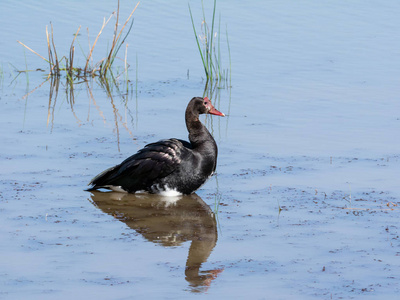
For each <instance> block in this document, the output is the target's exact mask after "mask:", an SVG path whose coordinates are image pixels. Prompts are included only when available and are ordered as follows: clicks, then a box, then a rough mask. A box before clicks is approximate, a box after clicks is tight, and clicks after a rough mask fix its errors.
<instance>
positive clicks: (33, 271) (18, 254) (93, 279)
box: [0, 1, 400, 299]
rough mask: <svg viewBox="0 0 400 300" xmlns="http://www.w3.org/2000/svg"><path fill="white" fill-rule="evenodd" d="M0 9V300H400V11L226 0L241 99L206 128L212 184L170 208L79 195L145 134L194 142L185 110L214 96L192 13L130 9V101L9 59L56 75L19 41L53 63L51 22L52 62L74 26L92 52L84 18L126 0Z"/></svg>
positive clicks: (152, 201)
mask: <svg viewBox="0 0 400 300" xmlns="http://www.w3.org/2000/svg"><path fill="white" fill-rule="evenodd" d="M3 2H4V3H2V9H1V11H0V25H1V28H12V30H3V31H2V33H1V37H2V43H0V53H2V57H1V60H0V63H1V65H0V66H1V74H2V76H1V85H0V87H1V90H0V102H1V107H2V110H1V118H0V137H1V147H0V166H1V170H2V172H1V173H0V185H1V188H0V237H1V242H0V251H1V254H2V255H1V256H0V266H1V267H0V298H4V299H21V298H26V297H29V298H30V299H39V298H40V299H48V298H52V299H53V298H55V297H57V298H60V299H70V298H72V297H73V298H76V297H77V295H79V296H78V298H82V299H83V298H94V297H96V298H98V299H110V298H112V299H129V298H139V297H142V298H143V297H146V298H174V299H176V298H190V297H194V296H195V295H197V294H202V295H203V296H206V297H210V298H217V297H218V298H221V297H230V298H242V297H245V296H247V297H251V298H255V299H263V298H272V299H288V298H295V299H337V298H345V299H349V298H350V299H352V298H355V299H368V298H374V299H377V298H385V299H396V298H397V297H398V294H399V292H400V286H399V274H400V259H399V257H400V241H399V222H398V218H399V205H400V190H399V185H398V178H399V175H400V171H399V170H400V153H399V149H400V140H399V138H398V135H399V132H400V114H399V112H400V104H399V103H400V101H399V94H400V93H399V92H400V87H399V84H398V78H400V52H399V51H398V49H400V40H399V39H397V38H396V36H397V34H398V32H399V30H400V21H399V19H398V15H397V12H398V10H399V8H400V7H399V4H398V3H397V2H395V1H389V2H385V3H380V2H378V1H376V2H369V3H368V4H367V3H365V2H361V1H359V2H351V3H346V4H341V5H340V4H339V3H327V4H325V3H324V4H321V3H319V2H317V1H305V2H302V3H297V4H293V3H292V2H290V1H279V2H278V3H271V2H265V1H253V2H252V4H251V5H249V4H245V3H234V4H233V3H232V2H230V1H219V2H218V7H219V10H220V11H221V18H222V22H221V23H222V25H223V26H222V27H224V26H225V24H227V25H228V31H229V39H230V48H231V54H232V88H231V89H228V90H227V89H221V90H219V91H218V95H216V96H214V98H213V99H212V100H213V101H214V103H215V104H216V106H217V107H218V109H219V110H221V111H223V112H225V113H227V114H228V116H227V117H226V118H218V117H212V118H207V119H203V120H204V121H206V123H207V125H208V127H209V128H210V130H211V131H212V132H213V134H214V137H215V139H216V141H217V143H218V146H219V158H218V167H217V174H216V175H215V176H214V177H213V178H212V179H210V181H209V182H208V183H207V184H206V185H205V186H203V187H202V188H201V189H200V190H199V191H198V192H197V193H196V195H192V196H191V197H182V198H178V199H174V198H173V199H167V200H165V199H163V198H159V197H156V196H149V195H136V196H133V195H123V194H122V195H120V194H115V193H88V192H85V191H83V189H84V188H86V184H87V183H88V182H89V181H90V179H91V178H92V177H93V176H94V175H96V174H97V173H99V172H100V171H102V170H103V169H105V168H107V167H110V166H112V165H114V164H117V163H119V162H120V161H121V160H122V159H124V158H125V157H127V156H128V155H130V154H132V153H134V152H136V151H137V150H138V149H140V148H141V147H143V146H144V145H145V144H146V143H149V142H152V141H156V140H158V139H161V138H168V137H177V138H182V139H186V136H187V132H186V128H185V126H184V123H183V121H184V118H183V113H184V109H185V107H186V104H187V102H188V101H189V100H190V98H191V97H193V96H199V95H202V94H203V90H204V81H202V76H203V69H202V65H201V61H200V58H199V55H198V53H197V48H196V47H197V46H196V44H195V40H194V37H193V32H192V29H191V23H190V17H189V13H188V8H187V3H181V2H180V1H174V2H172V3H169V4H164V2H162V1H151V2H150V1H149V2H147V1H143V2H141V4H140V5H139V8H138V10H137V11H136V12H135V23H134V27H133V30H132V32H131V34H130V36H129V38H128V40H127V43H128V44H129V48H128V52H129V54H128V60H129V62H130V65H131V68H130V73H129V78H130V80H131V84H130V86H129V88H130V92H129V94H128V95H127V96H126V95H124V93H122V92H120V91H118V89H116V88H115V87H113V89H112V91H111V93H107V92H106V90H105V89H104V88H103V87H101V84H99V82H98V81H96V80H93V81H91V82H89V83H88V84H86V83H81V84H76V85H75V86H74V91H73V94H71V93H69V90H67V93H66V88H67V87H66V84H65V79H62V78H61V80H60V82H59V83H58V93H56V91H55V88H54V87H56V86H57V83H54V84H53V85H51V83H50V82H49V81H47V82H46V81H45V78H44V76H45V74H46V73H41V72H30V73H28V75H26V74H20V75H19V76H18V77H17V78H16V79H14V77H15V76H16V75H17V73H16V71H15V70H14V66H15V67H16V68H18V69H26V68H28V69H36V68H42V69H47V65H46V63H45V62H43V61H42V60H41V59H40V58H38V57H36V56H35V55H33V54H31V53H29V52H28V51H27V50H24V49H23V47H22V46H20V45H19V44H17V43H16V40H20V41H22V42H24V43H25V44H27V45H28V46H30V47H31V48H33V49H34V50H36V51H37V52H39V53H41V54H43V55H45V54H46V51H47V50H46V44H45V26H46V25H49V23H47V22H48V21H51V22H52V23H53V26H54V34H55V38H56V43H57V47H58V51H59V52H60V53H66V52H67V51H68V49H69V46H70V43H71V40H72V38H73V34H74V33H75V32H76V30H77V27H78V26H79V25H82V29H81V30H82V31H81V36H80V37H79V39H78V40H79V43H80V46H78V45H77V46H76V47H77V48H78V47H82V48H83V49H87V48H85V47H87V46H86V43H87V41H86V27H89V31H90V33H91V41H93V40H94V38H95V35H96V34H97V30H99V28H100V26H101V22H102V20H103V17H108V16H109V15H110V13H111V12H112V11H113V10H115V7H116V4H115V3H112V2H110V1H100V2H99V1H85V2H78V1H69V2H64V1H58V2H50V1H41V3H39V4H38V3H36V2H34V1H25V2H24V5H20V4H16V2H13V1H3ZM134 4H135V3H130V2H129V3H128V2H125V1H122V3H121V9H122V13H121V19H125V18H126V17H127V16H128V15H129V13H130V10H131V9H132V8H133V5H134ZM190 4H191V7H192V11H193V12H194V13H195V15H194V17H195V19H197V20H200V15H201V13H200V11H201V8H200V5H199V4H200V3H198V2H195V1H191V2H190ZM207 5H208V4H207ZM207 5H206V9H208V10H209V9H210V6H207ZM112 30H113V28H112V26H109V27H107V28H106V30H105V31H104V33H103V38H102V39H100V40H99V44H98V46H96V50H98V51H97V52H96V53H95V54H94V55H95V60H96V59H101V58H102V56H104V53H105V49H107V47H108V43H109V42H110V39H111V38H108V37H110V36H111V34H112ZM97 47H98V48H97ZM103 49H104V51H103ZM85 51H86V50H85ZM136 56H137V60H138V85H137V89H136V83H135V81H136V70H135V68H136ZM223 58H224V59H225V60H224V63H226V62H227V59H226V58H227V57H226V54H225V56H224V57H223ZM76 59H77V61H76V63H77V64H79V63H82V62H83V61H84V59H83V56H82V55H80V56H79V55H77V58H76ZM25 61H26V62H25ZM26 64H27V66H26ZM43 82H44V83H43ZM120 82H121V87H123V79H121V80H120ZM41 83H43V85H41V86H39V85H40V84H41ZM27 93H29V95H28V96H27V97H24V95H26V94H27ZM71 95H73V97H71Z"/></svg>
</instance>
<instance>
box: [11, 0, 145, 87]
mask: <svg viewBox="0 0 400 300" xmlns="http://www.w3.org/2000/svg"><path fill="white" fill-rule="evenodd" d="M139 3H140V2H138V3H137V4H136V6H135V8H134V9H133V10H132V12H131V14H130V15H129V17H128V18H127V20H126V21H125V23H124V24H123V26H122V27H121V29H119V7H120V5H119V0H118V9H117V12H116V13H113V14H112V15H111V16H110V17H109V18H108V19H107V20H106V19H105V18H104V20H103V24H102V27H101V29H100V31H99V33H98V34H97V36H96V39H95V41H94V42H93V44H92V45H90V42H89V52H88V54H87V55H86V56H85V66H83V67H80V66H75V64H74V58H75V46H74V43H75V40H76V38H77V36H78V34H79V32H80V29H81V26H79V28H78V30H77V31H76V33H75V34H74V38H73V39H72V42H71V46H70V49H69V53H68V55H63V56H60V55H59V54H58V53H57V50H56V45H55V41H54V34H53V24H51V23H50V30H49V29H48V27H47V26H46V40H47V52H48V53H47V58H45V57H44V56H42V55H40V54H39V53H37V52H36V51H34V50H33V49H31V48H29V47H28V46H27V45H25V44H24V43H22V42H20V41H17V42H18V43H20V44H21V45H22V46H24V47H25V48H26V49H28V50H29V51H31V52H32V53H34V54H36V55H37V56H39V57H40V58H42V59H43V60H45V61H46V62H47V63H48V64H49V74H48V75H49V76H61V75H62V74H65V76H66V77H67V79H68V81H71V82H73V81H75V80H76V79H79V80H81V79H84V80H85V79H86V78H87V77H100V78H107V77H106V76H107V74H108V73H112V71H111V69H112V66H113V63H114V61H115V58H116V57H117V54H118V52H119V50H120V49H121V46H122V45H123V44H124V42H125V40H126V38H127V37H128V35H129V33H130V31H131V29H132V26H133V19H132V16H133V13H134V12H135V11H136V9H137V7H138V5H139ZM114 14H115V19H116V21H115V28H114V33H113V39H112V44H111V48H110V51H109V52H108V53H107V55H106V57H105V58H103V59H101V60H100V61H99V62H97V63H96V64H93V62H92V61H93V59H92V55H93V51H94V49H95V47H96V44H97V41H98V39H99V37H100V36H101V34H102V32H103V29H104V28H105V27H106V25H107V24H108V23H109V21H110V20H111V18H112V16H113V15H114ZM131 19H132V20H131ZM130 20H131V22H130V25H129V26H128V30H127V32H126V33H125V34H124V35H122V33H123V31H124V29H125V27H126V26H127V24H128V23H129V21H130ZM88 31H89V30H88ZM126 47H128V45H126ZM126 52H127V51H126ZM126 52H125V53H126ZM125 56H126V54H125ZM124 62H125V63H124V67H125V72H127V68H128V66H129V65H128V64H127V63H126V57H125V59H124ZM111 76H112V75H111Z"/></svg>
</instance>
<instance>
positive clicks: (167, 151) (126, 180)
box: [89, 139, 193, 192]
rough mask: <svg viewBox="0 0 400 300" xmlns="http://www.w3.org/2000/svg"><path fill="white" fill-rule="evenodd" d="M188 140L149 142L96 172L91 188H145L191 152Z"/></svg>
mask: <svg viewBox="0 0 400 300" xmlns="http://www.w3.org/2000/svg"><path fill="white" fill-rule="evenodd" d="M190 148H191V145H190V144H189V143H188V142H185V141H181V140H177V139H169V140H161V141H158V142H156V143H152V144H148V145H146V146H145V147H144V148H143V149H141V150H139V151H138V152H137V153H136V154H134V155H132V156H131V157H129V158H127V159H126V160H124V161H123V162H122V163H121V164H119V165H117V166H115V167H112V168H110V169H107V170H105V171H104V172H102V173H100V174H99V175H97V176H96V177H95V178H93V179H92V181H91V182H90V183H89V185H93V186H92V188H91V189H90V190H93V189H98V188H101V187H106V186H109V185H111V186H121V187H122V188H123V189H124V190H126V191H129V192H135V191H138V190H147V188H149V187H150V186H151V185H152V184H153V183H155V182H156V181H157V180H158V179H161V178H164V177H166V176H168V175H169V174H171V173H172V172H174V171H175V170H176V169H177V168H178V166H179V165H180V163H181V161H182V160H185V159H187V158H188V156H190V155H193V154H192V153H191V150H190Z"/></svg>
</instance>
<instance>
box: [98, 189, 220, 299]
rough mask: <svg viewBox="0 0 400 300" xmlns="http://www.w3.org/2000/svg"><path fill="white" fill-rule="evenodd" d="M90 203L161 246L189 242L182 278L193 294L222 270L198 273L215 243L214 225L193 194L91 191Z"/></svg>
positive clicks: (202, 203)
mask: <svg viewBox="0 0 400 300" xmlns="http://www.w3.org/2000/svg"><path fill="white" fill-rule="evenodd" d="M91 193H92V195H91V200H92V203H93V204H94V205H95V206H97V207H98V208H100V209H101V210H102V211H103V212H105V213H107V214H110V215H112V216H114V217H115V218H117V219H118V220H120V221H121V222H124V223H125V224H126V225H128V226H129V227H130V228H132V229H134V230H135V231H136V232H138V233H140V234H141V235H143V237H145V238H146V239H147V240H149V241H151V242H154V243H159V244H162V245H163V246H178V245H180V244H182V243H183V242H186V241H192V242H191V245H190V248H189V254H188V258H187V261H186V268H185V278H186V280H187V281H188V282H189V284H190V286H191V287H192V291H193V292H201V291H204V290H205V289H207V287H208V286H209V285H210V283H211V281H212V280H213V279H215V278H216V277H217V276H218V274H219V273H220V272H222V270H220V269H216V270H207V271H200V267H201V265H202V263H204V262H205V261H206V260H207V259H208V257H209V256H210V254H211V251H212V250H213V249H214V247H215V245H216V243H217V224H216V220H215V215H214V213H213V212H212V211H211V209H210V208H209V206H208V205H207V204H206V203H205V202H204V201H203V200H202V199H201V198H200V197H199V196H198V195H196V194H192V195H189V196H178V197H162V196H158V195H150V194H123V193H115V192H98V191H93V192H91Z"/></svg>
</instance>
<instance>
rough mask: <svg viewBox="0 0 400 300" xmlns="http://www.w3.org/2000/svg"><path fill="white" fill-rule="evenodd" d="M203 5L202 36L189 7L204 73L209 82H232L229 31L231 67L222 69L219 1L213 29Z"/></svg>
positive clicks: (212, 21) (214, 8)
mask: <svg viewBox="0 0 400 300" xmlns="http://www.w3.org/2000/svg"><path fill="white" fill-rule="evenodd" d="M201 4H202V13H203V21H202V23H201V24H202V25H201V35H199V34H198V33H197V30H196V26H195V23H194V20H193V14H192V10H191V8H190V5H188V6H189V13H190V18H191V21H192V27H193V32H194V35H195V38H196V44H197V48H198V51H199V54H200V57H201V61H202V63H203V67H204V72H205V74H206V78H207V81H218V82H222V81H226V83H227V82H228V78H229V82H230V76H231V71H230V70H231V54H230V46H229V38H228V31H226V39H227V46H228V54H229V67H228V68H226V69H224V68H223V67H222V55H221V15H220V16H219V21H218V30H217V31H215V28H216V26H215V25H216V24H215V22H216V20H215V19H216V17H215V14H216V8H217V0H214V7H213V12H212V20H211V29H210V27H209V25H208V23H207V21H206V16H205V9H204V3H203V1H201Z"/></svg>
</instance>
